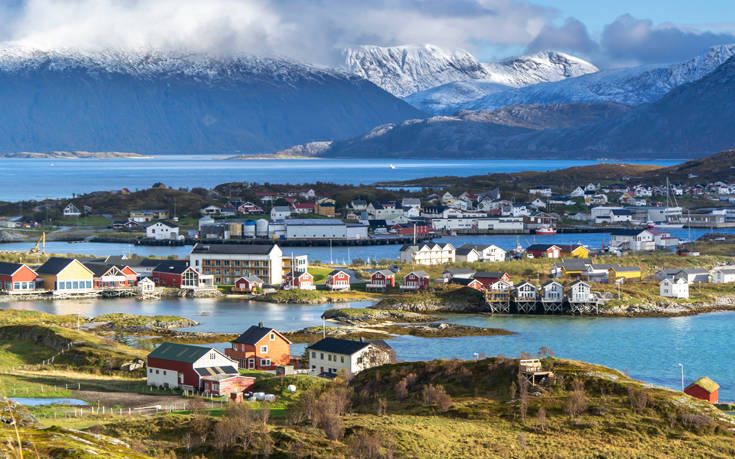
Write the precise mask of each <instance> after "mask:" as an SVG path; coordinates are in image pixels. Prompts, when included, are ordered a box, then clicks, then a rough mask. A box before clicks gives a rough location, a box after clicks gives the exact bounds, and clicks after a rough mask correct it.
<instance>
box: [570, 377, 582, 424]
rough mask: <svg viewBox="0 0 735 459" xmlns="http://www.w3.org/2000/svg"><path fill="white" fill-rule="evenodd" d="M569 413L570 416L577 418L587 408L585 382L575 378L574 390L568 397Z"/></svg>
mask: <svg viewBox="0 0 735 459" xmlns="http://www.w3.org/2000/svg"><path fill="white" fill-rule="evenodd" d="M566 409H567V414H569V417H570V418H572V419H573V418H575V417H577V416H578V415H580V414H582V413H583V412H584V410H586V409H587V394H586V393H585V391H584V382H582V381H581V380H579V379H575V380H574V382H573V383H572V391H571V392H570V393H569V397H568V398H567V405H566Z"/></svg>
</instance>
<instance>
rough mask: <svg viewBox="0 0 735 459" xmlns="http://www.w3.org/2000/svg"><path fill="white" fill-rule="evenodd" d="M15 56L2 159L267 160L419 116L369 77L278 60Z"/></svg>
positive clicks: (6, 90) (5, 103)
mask: <svg viewBox="0 0 735 459" xmlns="http://www.w3.org/2000/svg"><path fill="white" fill-rule="evenodd" d="M12 57H13V58H12V59H8V58H6V57H5V56H0V104H1V105H2V107H3V109H2V110H0V152H12V151H51V150H89V151H132V152H139V153H232V152H235V151H241V152H264V151H265V152H269V151H273V150H276V149H280V148H284V147H288V146H291V145H293V144H296V143H303V142H309V141H315V140H323V139H330V138H332V139H344V138H349V137H352V136H355V135H358V134H360V133H362V132H365V131H366V130H368V129H371V128H373V127H374V126H376V125H379V124H384V123H387V122H401V121H403V120H405V119H409V118H415V117H419V116H422V113H421V112H419V111H418V110H416V109H414V108H413V107H411V106H410V105H408V104H407V103H405V102H403V101H401V100H399V99H397V98H396V97H394V96H392V95H391V94H389V93H387V92H385V91H384V90H382V89H380V88H378V87H377V86H375V85H374V84H372V83H370V82H368V81H365V80H362V79H359V78H357V77H354V76H350V75H347V74H345V73H342V72H337V71H332V70H321V69H316V68H313V67H309V66H305V65H301V64H295V63H292V62H288V61H283V60H276V59H232V60H225V61H215V60H203V61H202V60H198V61H196V60H190V59H187V58H182V59H172V58H170V57H169V56H164V57H157V56H154V57H150V56H142V57H141V56H132V57H130V56H122V57H120V56H114V57H112V58H109V57H104V58H100V59H89V58H84V57H77V56H58V55H47V54H43V53H40V54H39V53H36V54H33V55H30V56H25V55H23V56H21V57H18V56H12ZM8 61H10V63H8Z"/></svg>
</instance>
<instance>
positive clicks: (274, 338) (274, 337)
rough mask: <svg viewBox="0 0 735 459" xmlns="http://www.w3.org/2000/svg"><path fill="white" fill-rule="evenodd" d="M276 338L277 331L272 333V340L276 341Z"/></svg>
mask: <svg viewBox="0 0 735 459" xmlns="http://www.w3.org/2000/svg"><path fill="white" fill-rule="evenodd" d="M275 340H276V334H275V333H271V341H275Z"/></svg>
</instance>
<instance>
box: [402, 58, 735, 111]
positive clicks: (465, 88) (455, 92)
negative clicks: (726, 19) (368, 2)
mask: <svg viewBox="0 0 735 459" xmlns="http://www.w3.org/2000/svg"><path fill="white" fill-rule="evenodd" d="M733 55H735V44H732V45H720V46H715V47H712V48H710V49H709V50H708V51H707V53H705V54H703V55H701V56H697V57H695V58H693V59H690V60H688V61H684V62H681V63H677V64H672V65H664V66H643V67H633V68H625V69H612V70H602V71H599V72H586V73H585V74H584V75H580V76H576V77H573V78H566V79H559V80H556V81H554V80H549V81H547V82H539V84H532V85H525V86H523V87H516V88H507V87H499V86H497V85H488V84H487V83H485V82H483V81H479V80H474V79H473V80H470V79H464V80H458V81H454V82H448V83H446V84H443V85H439V86H435V87H433V88H429V89H426V90H423V91H419V92H416V93H414V94H411V95H409V96H407V97H405V100H406V101H407V102H409V103H410V104H411V105H413V106H415V107H416V108H418V109H420V110H422V111H424V112H426V113H430V114H434V115H449V114H453V113H455V112H456V111H458V110H494V109H496V108H499V107H506V106H509V105H519V104H544V103H568V102H619V103H623V104H628V105H638V104H643V103H649V102H654V101H656V100H658V99H659V98H661V97H662V96H663V95H664V94H666V93H667V92H669V91H671V90H672V89H674V88H676V87H678V86H680V85H682V84H684V83H690V82H692V81H696V80H698V79H700V78H702V77H703V76H705V75H707V74H708V73H710V72H712V71H713V70H714V69H715V68H717V67H718V66H719V65H721V64H722V63H724V62H725V61H726V60H728V59H729V58H730V57H732V56H733Z"/></svg>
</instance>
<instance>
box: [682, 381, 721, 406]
mask: <svg viewBox="0 0 735 459" xmlns="http://www.w3.org/2000/svg"><path fill="white" fill-rule="evenodd" d="M719 391H720V385H719V384H717V383H716V382H714V381H712V380H711V379H709V378H708V377H706V376H702V377H701V378H699V379H698V380H696V381H694V382H693V383H691V384H689V385H688V386H687V388H686V389H684V393H685V394H687V395H691V396H692V397H694V398H698V399H701V400H707V401H708V402H710V403H717V399H718V397H719Z"/></svg>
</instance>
